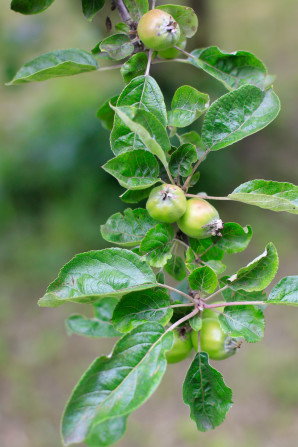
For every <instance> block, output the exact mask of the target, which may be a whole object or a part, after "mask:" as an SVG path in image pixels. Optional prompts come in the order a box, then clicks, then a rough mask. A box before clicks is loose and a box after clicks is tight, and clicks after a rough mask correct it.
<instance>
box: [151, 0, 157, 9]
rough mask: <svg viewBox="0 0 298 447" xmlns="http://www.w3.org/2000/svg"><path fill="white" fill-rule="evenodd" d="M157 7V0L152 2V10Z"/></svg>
mask: <svg viewBox="0 0 298 447" xmlns="http://www.w3.org/2000/svg"><path fill="white" fill-rule="evenodd" d="M155 5H156V0H152V7H151V9H154V8H155Z"/></svg>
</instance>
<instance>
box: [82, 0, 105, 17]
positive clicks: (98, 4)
mask: <svg viewBox="0 0 298 447" xmlns="http://www.w3.org/2000/svg"><path fill="white" fill-rule="evenodd" d="M104 4H105V0H82V9H83V14H84V16H85V17H86V18H87V19H88V20H92V19H93V17H94V16H95V14H96V13H98V11H100V10H101V8H102V7H103V6H104Z"/></svg>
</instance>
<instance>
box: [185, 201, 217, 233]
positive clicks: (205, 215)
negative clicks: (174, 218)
mask: <svg viewBox="0 0 298 447" xmlns="http://www.w3.org/2000/svg"><path fill="white" fill-rule="evenodd" d="M177 224H178V227H179V228H180V230H181V231H183V233H185V234H186V235H187V236H190V237H193V238H195V239H205V238H207V237H210V236H217V235H220V230H222V228H223V224H222V221H221V219H220V218H219V215H218V212H217V210H216V209H215V208H214V206H212V205H211V204H210V203H209V202H207V201H206V200H204V199H201V198H199V197H198V198H197V199H190V200H188V201H187V205H186V211H185V213H184V214H183V216H182V217H181V218H180V219H179V220H178V222H177Z"/></svg>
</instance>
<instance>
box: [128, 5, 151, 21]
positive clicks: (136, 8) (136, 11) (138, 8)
mask: <svg viewBox="0 0 298 447" xmlns="http://www.w3.org/2000/svg"><path fill="white" fill-rule="evenodd" d="M124 4H125V6H126V8H127V10H128V12H129V15H130V16H131V18H132V19H133V20H135V21H136V22H138V21H139V20H140V18H141V17H142V15H144V14H146V12H148V11H149V3H148V0H124Z"/></svg>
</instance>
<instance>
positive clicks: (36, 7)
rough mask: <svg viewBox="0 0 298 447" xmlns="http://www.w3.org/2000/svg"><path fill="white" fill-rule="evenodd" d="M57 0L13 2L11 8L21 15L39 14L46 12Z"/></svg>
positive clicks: (15, 0)
mask: <svg viewBox="0 0 298 447" xmlns="http://www.w3.org/2000/svg"><path fill="white" fill-rule="evenodd" d="M54 1H55V0H12V2H11V4H10V7H11V9H12V10H13V11H15V12H20V13H21V14H26V15H29V14H38V13H40V12H43V11H45V10H46V9H48V7H49V6H51V4H52V3H54Z"/></svg>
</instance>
